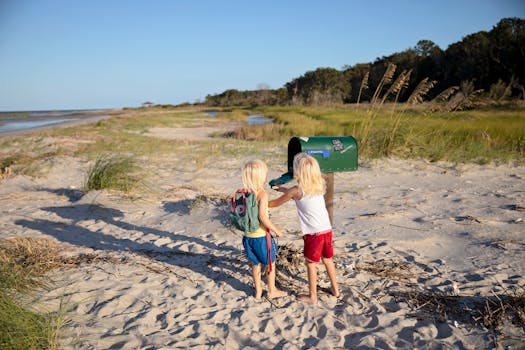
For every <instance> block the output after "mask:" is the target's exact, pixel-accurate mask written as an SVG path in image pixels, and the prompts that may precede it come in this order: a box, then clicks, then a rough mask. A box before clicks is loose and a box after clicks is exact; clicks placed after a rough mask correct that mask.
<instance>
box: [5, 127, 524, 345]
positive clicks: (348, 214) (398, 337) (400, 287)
mask: <svg viewBox="0 0 525 350" xmlns="http://www.w3.org/2000/svg"><path fill="white" fill-rule="evenodd" d="M174 129H176V130H174ZM221 130H222V129H221ZM214 131H216V130H214V128H211V127H205V128H204V127H203V128H171V130H168V129H167V128H161V127H157V128H154V130H150V131H149V133H148V135H149V136H151V137H171V138H176V139H177V138H180V139H183V138H188V137H189V138H192V139H193V140H201V141H203V142H209V137H208V136H207V135H208V133H212V132H214ZM222 131H223V130H222ZM244 159H245V157H244V156H243V158H242V159H241V158H239V159H231V160H229V161H221V162H217V163H216V164H212V165H210V166H207V167H205V168H199V169H197V168H195V167H192V166H191V165H189V166H188V167H186V168H180V167H175V164H177V162H178V159H177V155H173V156H169V157H166V159H164V164H165V166H164V167H163V168H162V169H158V171H157V172H156V174H155V178H154V182H153V183H154V187H155V188H154V189H155V192H154V193H152V194H149V195H144V196H141V197H138V198H137V197H128V196H125V195H122V194H119V193H115V192H108V191H91V192H89V193H87V194H83V193H82V192H81V188H82V184H83V181H84V176H85V173H86V171H87V169H88V168H89V165H90V163H89V162H88V161H86V160H84V159H80V158H75V157H72V156H57V157H54V158H53V159H51V160H49V169H50V170H49V172H47V173H46V175H45V176H42V177H38V178H31V177H27V176H22V175H10V176H9V177H7V178H6V179H3V180H1V181H0V213H1V215H0V227H1V230H0V238H4V239H5V238H15V237H26V238H42V239H48V240H50V241H52V242H54V243H56V244H57V245H59V247H60V250H61V251H62V253H63V254H65V255H68V256H79V255H82V254H92V255H91V256H93V257H96V259H91V260H90V261H87V260H86V261H85V262H84V263H82V264H79V265H78V266H76V267H74V268H67V269H61V270H59V271H56V273H54V274H53V276H52V277H53V279H54V281H55V283H54V287H53V288H52V289H51V290H50V291H46V292H43V294H42V303H41V307H42V309H47V310H53V309H56V308H58V306H59V305H60V303H61V302H64V303H65V304H66V305H67V306H68V308H69V310H70V311H69V314H68V316H69V318H70V321H69V323H68V325H67V327H65V329H64V339H63V340H62V344H63V346H64V348H65V349H188V348H193V349H241V348H242V349H399V348H404V349H412V348H418V349H492V348H498V349H500V348H501V349H520V348H521V349H523V348H525V329H524V328H523V324H524V322H525V315H524V314H513V313H512V311H509V312H508V314H505V313H503V314H501V315H507V316H508V317H507V316H501V317H498V316H494V317H495V318H496V319H499V320H500V321H501V325H500V326H499V327H498V329H497V330H494V329H492V328H490V327H488V326H487V325H486V324H483V320H486V317H485V318H484V316H483V315H480V314H479V313H478V311H477V310H478V309H479V310H483V309H484V306H483V305H484V304H486V303H487V300H488V299H487V298H490V300H498V299H499V300H500V302H501V305H503V304H504V303H505V302H506V299H505V297H506V296H508V297H509V298H510V297H512V296H513V295H514V296H515V295H521V296H523V295H524V292H525V222H524V220H525V167H522V166H509V165H457V164H448V163H429V162H426V161H422V160H399V159H382V160H374V161H366V160H361V161H360V164H359V165H360V166H359V169H358V171H356V172H349V173H336V174H335V196H334V201H335V203H334V244H335V250H336V252H335V254H336V256H335V258H334V259H335V262H336V268H337V279H338V281H339V283H340V286H341V292H342V296H341V297H340V298H339V299H336V298H335V297H333V296H331V295H330V294H329V293H327V292H326V287H328V286H329V283H328V279H327V276H326V274H325V271H324V268H323V267H322V265H321V266H319V284H320V288H321V291H320V294H319V304H318V305H316V306H312V305H306V304H303V303H301V302H299V301H297V300H296V296H297V294H298V293H305V292H306V291H307V282H306V269H305V267H304V266H303V265H301V264H300V263H296V262H297V261H301V256H300V252H301V248H302V240H301V238H300V233H299V223H298V220H297V216H296V212H295V207H294V204H293V203H287V204H285V205H284V206H282V207H280V208H275V209H271V211H270V215H271V219H272V221H273V222H274V223H275V224H277V225H278V226H280V227H282V228H283V229H284V231H285V235H284V237H281V238H279V239H278V244H279V246H280V247H281V256H280V258H279V259H280V260H278V261H279V262H281V265H278V266H277V271H278V275H277V283H278V285H279V287H280V288H282V289H283V290H285V291H286V292H287V293H288V295H287V296H286V297H284V298H279V299H273V300H268V299H266V298H263V299H262V300H261V301H257V300H255V299H254V298H253V296H252V295H253V292H254V289H253V285H252V278H251V269H250V266H249V264H248V262H247V259H246V257H245V256H244V255H243V248H242V243H241V233H240V232H237V231H235V230H234V229H232V228H231V227H229V225H228V218H227V211H226V210H227V206H226V199H227V198H228V196H229V195H230V194H231V193H232V192H233V191H234V190H235V189H236V188H239V187H241V179H240V166H241V164H242V161H243V160H244ZM267 161H269V160H267ZM284 171H285V164H282V166H281V167H280V168H278V167H272V169H271V170H270V174H269V178H275V177H277V176H279V175H280V174H281V173H283V172H284ZM269 191H270V196H271V198H274V197H276V196H277V195H278V194H277V193H275V192H272V191H271V190H269ZM283 261H288V263H283ZM495 296H496V298H495ZM510 300H513V299H510ZM522 300H523V297H522ZM480 305H481V306H480ZM505 308H506V307H503V309H505ZM513 317H514V319H513ZM476 319H477V321H476ZM513 321H514V322H513ZM519 321H521V323H520V322H519Z"/></svg>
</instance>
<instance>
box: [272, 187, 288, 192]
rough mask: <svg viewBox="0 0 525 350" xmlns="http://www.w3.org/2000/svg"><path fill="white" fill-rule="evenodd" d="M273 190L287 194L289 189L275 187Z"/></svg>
mask: <svg viewBox="0 0 525 350" xmlns="http://www.w3.org/2000/svg"><path fill="white" fill-rule="evenodd" d="M272 188H273V189H274V190H276V191H279V192H285V191H286V190H287V188H286V187H284V186H273V187H272Z"/></svg>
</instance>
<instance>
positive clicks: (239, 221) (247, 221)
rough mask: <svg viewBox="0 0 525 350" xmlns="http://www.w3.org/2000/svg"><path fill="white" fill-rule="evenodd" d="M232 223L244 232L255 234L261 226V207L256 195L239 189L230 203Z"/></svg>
mask: <svg viewBox="0 0 525 350" xmlns="http://www.w3.org/2000/svg"><path fill="white" fill-rule="evenodd" d="M230 204H231V205H230V222H231V223H232V224H233V226H235V227H236V228H238V229H239V230H241V231H243V232H255V231H257V229H258V228H259V227H260V225H259V205H258V204H257V198H256V197H255V193H254V192H251V191H248V190H245V189H239V190H237V191H235V193H234V194H233V196H232V199H231V203H230Z"/></svg>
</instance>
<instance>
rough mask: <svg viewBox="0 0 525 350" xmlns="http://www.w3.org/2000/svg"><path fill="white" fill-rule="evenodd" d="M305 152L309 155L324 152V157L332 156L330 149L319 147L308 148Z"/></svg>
mask: <svg viewBox="0 0 525 350" xmlns="http://www.w3.org/2000/svg"><path fill="white" fill-rule="evenodd" d="M305 153H306V154H308V155H311V154H322V155H323V158H330V151H329V150H327V149H319V150H314V149H311V150H306V151H305Z"/></svg>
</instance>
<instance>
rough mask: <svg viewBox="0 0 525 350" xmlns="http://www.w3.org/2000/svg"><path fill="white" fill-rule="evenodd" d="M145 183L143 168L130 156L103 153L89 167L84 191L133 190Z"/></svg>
mask: <svg viewBox="0 0 525 350" xmlns="http://www.w3.org/2000/svg"><path fill="white" fill-rule="evenodd" d="M142 184H143V176H142V171H141V168H140V167H139V166H138V165H137V162H136V161H135V160H134V159H133V158H132V157H130V156H124V155H102V156H99V157H98V158H97V159H96V160H95V163H94V164H93V166H92V167H91V168H89V170H88V172H87V174H86V179H85V182H84V192H89V191H91V190H117V191H122V192H125V193H127V192H131V191H132V190H134V189H138V188H139V187H140V186H141V185H142Z"/></svg>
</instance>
